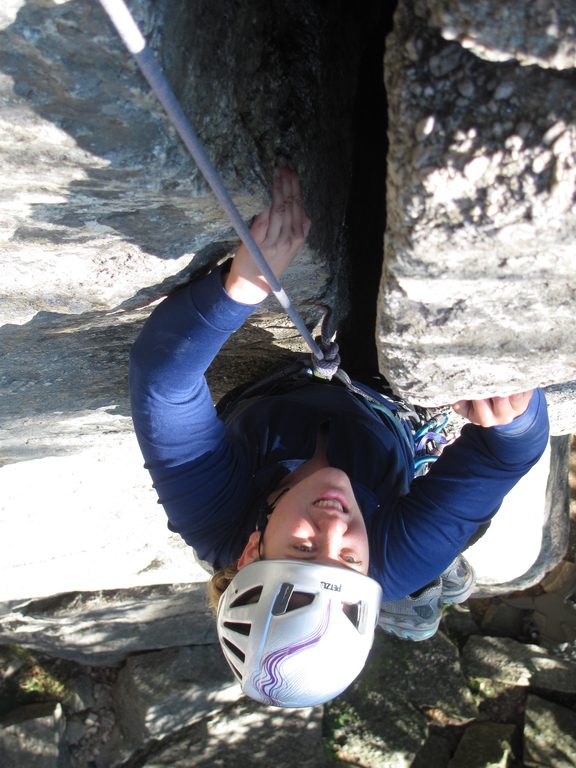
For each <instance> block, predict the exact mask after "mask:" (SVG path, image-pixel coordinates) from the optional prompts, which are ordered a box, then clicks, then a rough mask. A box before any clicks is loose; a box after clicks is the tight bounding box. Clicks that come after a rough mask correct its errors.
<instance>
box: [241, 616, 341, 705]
mask: <svg viewBox="0 0 576 768" xmlns="http://www.w3.org/2000/svg"><path fill="white" fill-rule="evenodd" d="M330 609H331V603H330V602H329V603H328V606H327V609H326V611H325V612H324V616H323V617H322V619H321V621H320V623H319V625H318V626H317V627H316V629H314V630H313V632H312V634H311V635H309V636H308V637H307V638H304V640H302V641H301V642H299V643H296V644H292V645H287V646H285V647H284V648H278V650H276V651H273V652H272V653H270V654H268V656H265V657H264V659H263V660H262V673H261V675H259V676H258V680H255V681H254V684H255V687H256V688H257V689H258V690H259V691H260V693H261V694H262V696H263V697H264V698H265V699H266V700H267V702H268V703H269V704H272V705H276V706H281V705H282V700H281V698H279V696H278V694H279V693H280V691H281V690H282V689H283V688H286V687H287V686H288V687H289V684H288V681H287V680H285V679H284V677H283V675H282V665H283V663H284V661H285V660H286V659H287V658H288V657H290V656H292V655H293V654H295V653H299V652H300V651H303V650H305V649H306V648H311V647H312V646H314V645H316V644H317V643H319V642H320V640H321V639H322V637H323V636H324V635H325V634H326V630H327V629H328V625H329V623H330ZM259 681H261V682H259Z"/></svg>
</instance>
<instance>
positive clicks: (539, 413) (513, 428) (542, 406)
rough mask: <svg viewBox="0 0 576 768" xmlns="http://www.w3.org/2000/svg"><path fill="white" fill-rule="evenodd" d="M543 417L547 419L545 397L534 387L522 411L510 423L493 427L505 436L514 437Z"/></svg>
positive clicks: (527, 429)
mask: <svg viewBox="0 0 576 768" xmlns="http://www.w3.org/2000/svg"><path fill="white" fill-rule="evenodd" d="M543 419H544V420H546V421H547V405H546V398H545V396H544V392H543V391H542V390H541V389H535V390H534V392H533V393H532V397H531V398H530V402H529V403H528V408H527V409H526V410H525V411H524V413H522V414H520V416H517V417H516V418H515V419H514V420H513V421H511V422H510V424H501V425H499V426H496V427H493V429H495V430H496V431H497V432H499V433H500V434H501V435H505V436H506V437H513V436H514V437H515V436H517V435H522V434H524V432H528V431H529V430H530V429H532V427H533V426H534V425H535V424H536V422H539V421H541V420H543Z"/></svg>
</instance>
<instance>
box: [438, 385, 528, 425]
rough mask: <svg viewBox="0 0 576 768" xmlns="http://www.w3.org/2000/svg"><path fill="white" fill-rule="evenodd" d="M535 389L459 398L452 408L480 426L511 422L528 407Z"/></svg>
mask: <svg viewBox="0 0 576 768" xmlns="http://www.w3.org/2000/svg"><path fill="white" fill-rule="evenodd" d="M532 392H533V390H529V391H528V392H518V393H517V394H515V395H510V396H508V397H489V398H486V399H485V400H459V401H458V402H457V403H454V404H453V406H452V408H454V410H455V411H456V413H457V414H458V415H459V416H463V417H464V418H465V419H468V421H471V422H472V424H476V425H478V426H479V427H494V426H496V425H498V424H510V422H511V421H513V420H514V419H515V418H516V416H520V415H521V414H523V413H524V411H525V410H526V409H527V408H528V405H529V404H530V398H531V397H532Z"/></svg>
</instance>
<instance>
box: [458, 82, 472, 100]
mask: <svg viewBox="0 0 576 768" xmlns="http://www.w3.org/2000/svg"><path fill="white" fill-rule="evenodd" d="M456 88H457V89H458V93H459V94H460V95H461V96H464V98H466V99H472V98H474V95H475V94H476V88H475V87H474V83H473V82H472V81H471V80H459V81H458V83H457V84H456Z"/></svg>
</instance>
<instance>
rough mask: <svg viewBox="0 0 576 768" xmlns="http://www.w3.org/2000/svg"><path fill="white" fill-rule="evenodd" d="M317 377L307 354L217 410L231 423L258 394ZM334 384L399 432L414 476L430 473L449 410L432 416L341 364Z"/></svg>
mask: <svg viewBox="0 0 576 768" xmlns="http://www.w3.org/2000/svg"><path fill="white" fill-rule="evenodd" d="M315 381H316V382H320V381H322V377H319V376H318V374H317V373H316V371H315V370H314V368H313V367H311V366H310V364H309V362H308V360H307V359H306V358H304V357H300V358H297V359H296V360H294V361H293V362H291V363H289V364H288V365H285V366H283V367H282V368H280V369H278V370H276V371H274V372H272V373H271V374H269V375H268V376H265V377H264V378H261V379H258V380H256V381H252V382H249V383H247V384H241V385H239V386H238V387H235V388H234V389H232V390H231V391H230V392H228V393H227V394H226V395H224V397H222V398H221V399H220V400H219V401H218V403H217V404H216V410H217V413H218V415H219V416H220V418H221V419H222V420H223V421H224V422H226V423H227V422H229V421H230V420H231V419H232V418H234V417H236V416H238V414H239V413H240V411H241V410H243V409H244V408H245V407H246V406H247V405H249V404H250V403H251V402H252V401H253V400H254V399H256V398H261V397H271V396H274V395H283V394H286V393H287V392H290V391H293V390H295V389H298V388H300V387H302V386H305V385H307V384H311V383H313V382H315ZM331 385H332V386H338V385H340V386H342V387H344V388H345V389H347V390H348V392H350V393H351V394H352V395H354V396H355V397H356V398H357V399H358V400H360V401H361V402H363V403H364V404H365V405H367V406H368V407H369V408H370V409H371V410H372V411H374V412H375V413H376V414H377V415H378V416H379V418H380V419H381V420H382V421H383V422H384V423H386V424H387V425H388V427H389V428H390V429H392V431H393V432H395V433H396V435H397V436H398V438H399V440H401V441H402V443H404V444H405V446H406V448H407V450H408V453H409V455H411V456H412V457H413V460H414V477H420V476H421V475H424V474H426V472H427V471H428V470H429V468H430V465H431V464H433V463H434V462H435V461H436V460H437V459H438V457H439V456H440V454H441V452H442V450H443V448H444V446H445V445H446V444H447V442H448V438H447V436H446V432H445V427H446V424H447V422H448V414H447V413H442V414H439V415H437V416H434V417H432V418H431V419H428V418H426V417H425V416H424V415H423V413H422V412H419V411H417V410H415V409H414V408H412V407H410V406H409V405H408V404H407V403H405V402H404V401H403V400H401V399H400V398H397V397H395V396H393V395H392V394H391V393H390V395H388V394H385V393H384V392H381V391H377V390H376V389H375V387H374V386H370V385H368V384H363V383H361V382H357V381H352V379H351V378H350V377H349V376H348V374H347V373H346V372H345V371H344V370H342V368H338V370H337V371H336V372H335V373H334V375H333V376H332V377H331ZM376 386H378V385H377V384H376Z"/></svg>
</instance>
